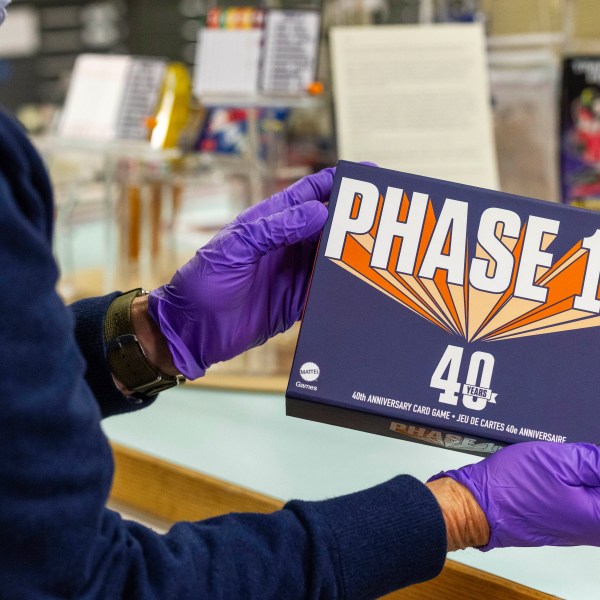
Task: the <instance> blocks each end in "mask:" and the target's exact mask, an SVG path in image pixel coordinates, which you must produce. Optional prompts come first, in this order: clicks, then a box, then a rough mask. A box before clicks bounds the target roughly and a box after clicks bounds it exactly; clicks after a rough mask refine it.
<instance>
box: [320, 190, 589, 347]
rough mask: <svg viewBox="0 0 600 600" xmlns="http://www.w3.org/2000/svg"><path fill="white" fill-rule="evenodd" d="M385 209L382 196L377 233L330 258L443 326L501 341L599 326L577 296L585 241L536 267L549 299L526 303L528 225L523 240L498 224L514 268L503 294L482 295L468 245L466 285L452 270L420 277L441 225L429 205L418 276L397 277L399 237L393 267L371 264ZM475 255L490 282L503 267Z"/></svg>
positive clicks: (354, 237)
mask: <svg viewBox="0 0 600 600" xmlns="http://www.w3.org/2000/svg"><path fill="white" fill-rule="evenodd" d="M358 202H359V199H358V198H357V199H356V200H355V203H356V206H355V207H354V209H353V214H354V215H355V214H357V211H358ZM382 206H383V197H380V199H379V207H378V211H377V215H376V218H375V222H374V224H373V227H372V228H371V230H370V231H369V232H368V233H364V234H353V233H348V234H347V236H346V240H345V243H344V248H343V252H342V255H341V259H340V260H337V259H335V258H331V259H330V260H332V261H333V262H334V263H336V264H338V265H339V266H340V267H342V268H344V269H346V270H347V271H349V272H351V273H352V274H353V275H355V276H356V277H358V278H359V279H361V280H362V281H364V282H365V283H367V284H369V285H371V286H373V287H374V288H376V289H377V290H379V291H380V292H381V293H383V294H385V295H386V296H388V297H390V298H392V299H393V300H395V301H397V302H399V303H400V304H402V305H403V306H405V307H406V308H408V309H409V310H411V311H412V312H414V313H416V314H417V315H419V316H420V317H422V318H424V319H427V320H428V321H429V322H431V323H433V324H434V325H436V326H437V327H440V328H442V329H443V330H445V331H447V332H448V333H451V334H455V335H458V336H461V337H463V338H465V339H466V340H468V341H475V340H482V341H497V340H507V339H514V338H520V337H525V336H531V335H542V334H546V333H556V332H560V331H568V330H573V329H583V328H587V327H598V326H600V316H599V315H598V314H597V313H595V312H594V313H592V312H587V311H584V310H581V309H578V308H575V298H576V297H577V296H578V295H580V294H581V290H582V285H583V283H582V282H583V278H584V274H585V269H586V263H587V256H588V250H586V249H585V248H584V247H583V246H582V242H579V243H578V244H576V245H575V246H574V247H573V248H571V249H570V250H569V251H568V252H566V253H565V254H564V255H563V256H562V257H561V258H560V259H559V260H558V261H556V262H555V264H554V265H552V266H551V267H538V270H537V273H536V274H535V278H534V281H535V285H536V286H540V287H544V288H546V290H547V294H546V300H545V301H544V302H540V301H535V300H527V299H523V298H519V297H517V296H516V295H515V285H516V279H517V273H518V270H519V264H520V261H521V257H522V250H523V242H524V239H525V234H526V230H527V225H526V224H525V225H523V226H522V228H521V230H520V232H519V235H518V237H510V236H508V235H505V234H504V231H503V228H502V224H501V223H499V224H498V226H497V228H496V232H495V233H496V238H497V239H498V240H500V241H501V242H502V244H503V245H504V246H505V247H506V248H507V249H508V251H510V253H511V254H512V257H513V259H514V267H513V271H512V278H511V281H510V284H509V285H508V288H507V289H506V290H504V291H503V292H501V293H491V292H485V291H481V290H478V289H476V288H474V287H473V286H472V285H471V284H470V283H469V256H468V252H467V248H465V251H464V256H465V268H464V281H463V282H462V284H461V285H457V284H455V283H451V282H449V281H448V276H447V271H445V270H443V269H438V270H436V272H435V274H434V276H433V278H424V277H421V276H419V275H418V273H419V272H420V269H421V265H422V264H423V260H424V258H425V254H426V252H427V248H428V245H429V243H430V241H431V237H432V235H433V231H434V229H435V226H436V223H437V218H436V215H435V213H434V210H433V206H432V203H431V200H429V201H428V204H427V209H426V214H425V219H424V223H423V230H422V233H421V238H420V242H419V246H418V251H417V257H416V261H415V266H414V269H413V271H412V273H409V274H405V273H399V272H397V271H396V269H395V267H396V265H397V264H398V256H399V253H400V249H401V244H402V238H400V237H397V238H395V239H394V242H393V244H392V249H391V253H390V257H389V261H388V264H387V267H386V268H377V267H373V266H371V255H372V253H373V247H374V245H375V236H376V234H377V230H378V227H379V220H380V217H381V211H382ZM409 209H410V199H409V198H408V196H407V195H406V194H404V195H403V198H402V202H401V204H400V213H399V215H398V220H399V221H405V220H406V217H407V214H408V211H409ZM555 238H556V236H555V235H553V234H548V233H547V234H545V235H544V237H543V240H542V245H541V248H540V249H541V250H542V251H545V250H546V249H547V248H548V247H549V246H550V244H551V243H552V242H553V241H554V239H555ZM451 244H452V240H451V234H449V235H448V238H447V239H446V242H445V248H444V252H445V253H449V252H450V245H451ZM475 257H477V258H482V259H487V260H488V265H489V266H488V270H489V271H491V272H489V273H488V275H489V276H490V277H492V276H493V270H494V268H496V266H497V265H496V263H495V261H494V260H493V259H492V258H491V257H490V256H489V255H488V254H487V252H486V251H485V250H484V248H483V247H482V246H481V245H480V244H479V243H478V244H477V246H476V249H475Z"/></svg>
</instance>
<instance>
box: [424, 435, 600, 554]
mask: <svg viewBox="0 0 600 600" xmlns="http://www.w3.org/2000/svg"><path fill="white" fill-rule="evenodd" d="M447 478H451V479H452V480H454V482H456V483H457V484H461V487H462V486H464V487H465V488H468V490H469V491H470V493H471V494H472V495H473V497H474V499H475V500H476V501H477V504H479V506H480V507H481V509H482V510H483V513H485V516H486V518H487V521H488V523H489V528H490V536H489V541H487V543H486V540H482V539H481V538H477V539H476V540H475V543H474V544H473V545H481V544H482V542H483V544H484V545H483V547H482V548H481V549H482V550H491V549H492V548H504V547H508V546H579V545H589V546H600V448H599V447H598V446H594V445H592V444H557V443H551V442H527V443H519V444H515V445H513V446H509V447H508V448H504V449H503V450H500V451H498V452H496V453H494V454H492V455H491V456H490V457H488V458H486V459H485V460H482V461H481V462H479V463H476V464H474V465H468V466H466V467H462V468H461V469H458V470H456V471H448V472H446V473H441V474H440V475H437V476H436V477H435V478H434V479H433V480H430V482H429V484H428V485H429V486H430V487H431V486H433V485H434V484H436V483H438V484H439V483H440V482H443V481H444V480H445V479H447ZM436 480H437V481H436ZM434 489H435V488H434ZM434 493H435V492H434ZM436 497H437V495H436ZM460 502H461V501H459V504H460ZM450 504H452V500H450ZM440 505H441V506H442V510H444V506H443V504H442V502H440ZM444 517H446V514H444ZM466 518H467V519H469V518H470V517H468V516H466ZM460 519H461V517H460V512H459V523H460ZM446 522H447V523H448V520H447V521H446ZM465 527H466V525H465V524H462V525H460V524H459V525H458V529H459V530H460V529H461V528H463V529H464V528H465ZM449 537H450V533H449ZM458 537H459V538H460V534H459V536H458ZM468 541H470V540H468Z"/></svg>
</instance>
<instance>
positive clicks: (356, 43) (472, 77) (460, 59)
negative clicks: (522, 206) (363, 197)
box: [331, 23, 498, 189]
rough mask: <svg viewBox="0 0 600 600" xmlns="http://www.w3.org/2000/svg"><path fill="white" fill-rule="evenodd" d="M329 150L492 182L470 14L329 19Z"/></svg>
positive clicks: (482, 72) (483, 70) (478, 49)
mask: <svg viewBox="0 0 600 600" xmlns="http://www.w3.org/2000/svg"><path fill="white" fill-rule="evenodd" d="M331 41H332V46H331V48H332V68H333V84H334V93H335V108H336V121H337V136H338V149H339V155H340V158H342V159H347V160H352V161H371V162H374V163H376V164H378V165H379V166H381V167H387V168H390V169H395V170H399V171H405V172H408V173H414V174H417V175H426V176H430V177H436V178H439V179H445V180H448V181H456V182H459V183H466V184H471V185H477V186H481V187H486V188H492V189H497V187H498V174H497V166H496V155H495V149H494V140H493V129H492V116H491V106H490V92H489V84H488V73H487V65H486V59H485V40H484V33H483V28H482V27H481V25H480V24H477V23H469V24H450V25H448V24H439V25H418V26H414V25H392V26H376V27H344V28H334V29H333V30H332V33H331Z"/></svg>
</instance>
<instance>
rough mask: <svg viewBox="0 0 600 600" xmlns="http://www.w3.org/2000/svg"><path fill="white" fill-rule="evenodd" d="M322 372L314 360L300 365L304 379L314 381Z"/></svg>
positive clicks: (301, 375)
mask: <svg viewBox="0 0 600 600" xmlns="http://www.w3.org/2000/svg"><path fill="white" fill-rule="evenodd" d="M320 374H321V369H319V365H317V364H315V363H314V362H305V363H304V364H303V365H302V366H301V367H300V377H302V379H304V381H309V382H313V381H316V380H317V379H319V375H320Z"/></svg>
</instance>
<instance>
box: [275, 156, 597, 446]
mask: <svg viewBox="0 0 600 600" xmlns="http://www.w3.org/2000/svg"><path fill="white" fill-rule="evenodd" d="M329 213H330V214H329V219H328V221H327V224H326V225H325V228H324V231H323V236H322V238H321V242H320V245H319V250H318V254H317V259H316V262H315V268H314V272H313V276H312V282H311V287H310V292H309V296H308V301H307V305H306V309H305V313H304V319H303V322H302V327H301V330H300V336H299V340H298V345H297V348H296V354H295V357H294V362H293V365H292V371H291V375H290V380H289V384H288V389H287V394H286V397H287V414H288V415H292V416H296V417H301V418H305V419H311V420H314V421H320V422H323V423H330V424H334V425H340V426H344V427H350V428H353V429H359V430H363V431H368V432H372V433H377V434H380V435H386V436H390V437H397V438H400V439H410V440H414V441H418V442H424V443H428V444H433V445H436V446H440V447H445V448H451V449H454V450H461V451H465V452H470V453H474V454H480V455H486V454H489V453H491V452H494V451H496V450H497V449H498V448H500V447H502V446H504V445H506V444H510V443H514V442H519V441H531V440H547V441H557V442H575V441H586V442H592V443H600V418H599V416H600V329H598V327H600V315H599V313H600V300H598V284H599V280H600V214H597V213H593V212H590V211H584V210H581V209H576V208H570V207H567V206H562V205H558V204H552V203H549V202H543V201H539V200H532V199H528V198H522V197H519V196H513V195H509V194H502V193H500V192H494V191H489V190H484V189H479V188H475V187H470V186H465V185H459V184H455V183H448V182H444V181H438V180H435V179H430V178H426V177H418V176H415V175H408V174H404V173H398V172H394V171H389V170H385V169H379V168H375V167H370V166H365V165H357V164H353V163H348V162H340V164H339V166H338V170H337V174H336V178H335V182H334V187H333V191H332V195H331V200H330V204H329Z"/></svg>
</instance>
